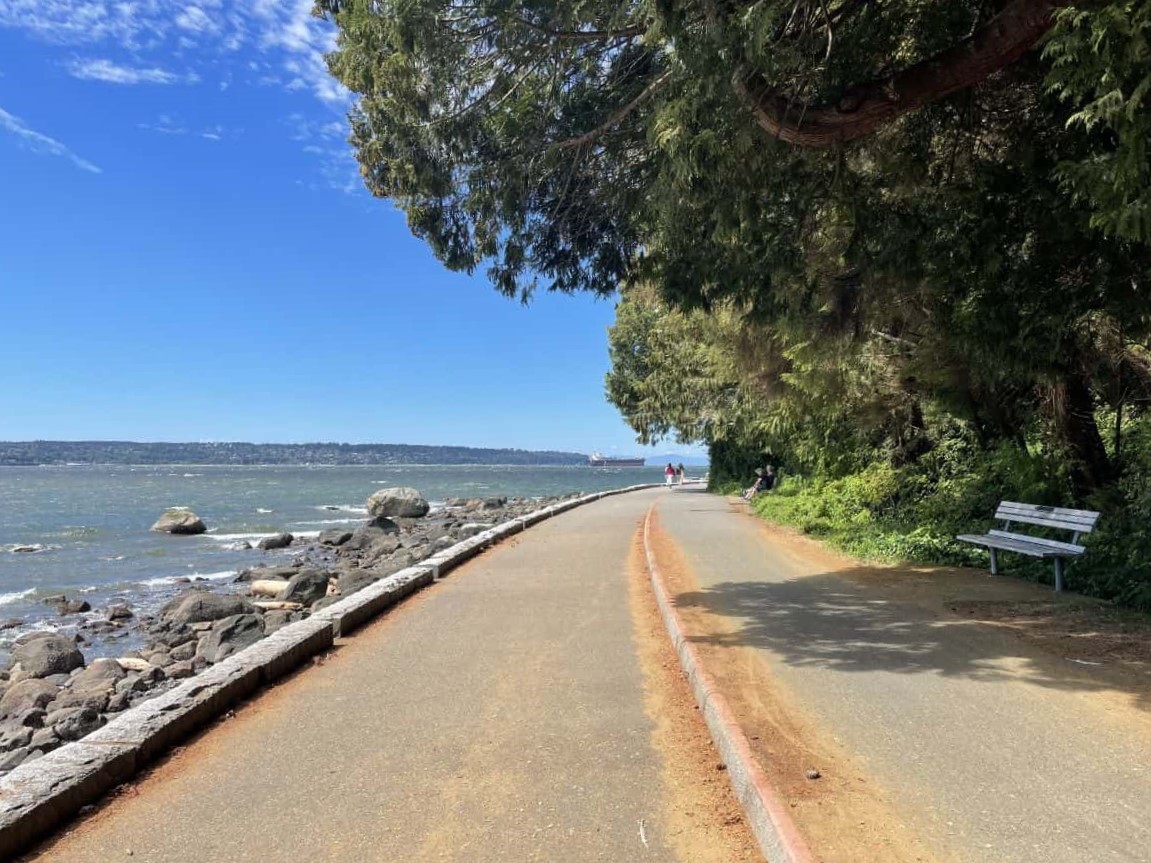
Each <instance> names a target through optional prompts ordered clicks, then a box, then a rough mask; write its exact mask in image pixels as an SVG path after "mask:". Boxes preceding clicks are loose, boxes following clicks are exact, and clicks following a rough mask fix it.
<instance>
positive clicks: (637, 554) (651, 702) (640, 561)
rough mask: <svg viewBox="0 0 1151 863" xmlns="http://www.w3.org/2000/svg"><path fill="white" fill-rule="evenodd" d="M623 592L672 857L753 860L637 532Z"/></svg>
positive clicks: (709, 862) (703, 861) (701, 861)
mask: <svg viewBox="0 0 1151 863" xmlns="http://www.w3.org/2000/svg"><path fill="white" fill-rule="evenodd" d="M628 596H629V601H630V605H631V613H632V620H633V622H634V625H635V645H636V651H637V653H638V654H639V660H640V668H641V669H642V671H643V677H644V705H645V707H646V710H647V714H648V717H649V718H650V719H651V721H652V724H653V727H654V730H653V738H654V743H655V748H656V750H657V751H658V752H659V753H660V755H661V757H662V758H663V787H664V793H663V812H664V820H665V824H666V829H667V830H668V831H669V834H670V835H669V837H668V838H669V840H670V844H671V846H672V848H673V849H674V851H675V853H676V855H677V856H678V857H679V858H680V859H681V860H685V861H691V863H758V861H761V860H762V859H763V858H762V857H761V856H760V853H759V848H758V847H757V845H756V842H755V837H754V836H752V833H751V828H750V827H749V826H748V825H747V822H746V820H745V819H744V816H743V811H742V809H741V808H740V805H739V801H738V800H737V799H736V797H735V793H734V792H733V791H732V788H731V783H730V782H728V779H727V774H726V772H725V768H724V765H723V764H721V763H720V761H719V756H718V754H717V753H716V750H715V747H714V746H713V745H712V742H711V738H710V736H709V735H708V731H707V726H706V725H705V724H704V722H703V717H702V716H701V715H700V712H699V709H698V708H697V707H696V704H695V699H694V698H693V696H692V694H691V689H690V687H689V686H688V683H687V680H686V678H685V677H684V674H683V670H682V669H681V667H680V664H679V658H678V657H677V656H676V653H675V649H674V647H673V646H672V644H671V641H670V639H669V638H668V635H667V630H666V629H664V625H663V618H662V617H660V613H659V606H658V605H656V601H655V596H654V595H653V594H652V591H651V582H650V581H649V580H648V574H647V566H646V563H645V560H644V554H643V540H642V535H641V534H640V533H637V534H636V537H635V541H634V543H633V546H632V550H631V554H630V556H629V557H628Z"/></svg>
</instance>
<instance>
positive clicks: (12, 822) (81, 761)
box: [0, 485, 653, 859]
mask: <svg viewBox="0 0 1151 863" xmlns="http://www.w3.org/2000/svg"><path fill="white" fill-rule="evenodd" d="M651 487H653V486H652V485H636V486H629V487H627V488H621V489H614V490H612V491H606V492H598V493H596V494H590V495H585V496H583V497H579V498H574V499H572V500H568V501H564V502H563V503H560V504H556V505H554V506H549V507H545V508H543V509H541V510H537V511H535V512H532V513H530V514H528V515H527V516H524V517H521V518H516V519H513V520H511V521H507V522H504V523H502V524H499V525H496V526H495V527H492V528H489V529H488V530H486V531H483V532H482V533H478V534H476V535H475V536H473V537H470V538H469V539H466V540H464V541H462V542H458V543H456V544H455V545H453V546H451V547H449V548H447V549H445V550H444V551H441V552H439V553H438V554H435V555H433V556H431V557H429V558H427V559H425V560H423V561H421V562H420V563H419V564H417V565H415V566H411V567H408V568H407V569H403V570H400V571H399V572H397V573H394V574H393V575H390V576H388V577H386V578H383V579H381V580H380V581H378V582H375V583H373V584H371V585H368V586H367V587H365V588H363V589H361V590H358V591H357V592H355V593H353V594H351V595H349V596H347V597H346V598H344V599H341V600H339V601H338V602H335V603H333V604H332V605H329V606H328V607H326V608H324V609H322V610H321V611H317V612H315V613H314V614H312V615H311V616H310V617H308V618H307V619H305V620H301V621H298V622H296V623H291V624H289V625H287V626H285V627H283V628H282V629H279V630H277V631H276V632H274V633H273V634H271V635H269V636H267V637H266V638H264V639H261V640H260V641H258V642H256V643H255V644H253V645H251V646H250V647H248V648H246V649H244V650H241V651H240V652H238V653H236V654H233V655H232V656H229V657H228V658H226V659H224V660H222V661H221V662H219V663H217V664H215V665H213V666H211V667H210V668H208V669H207V670H205V671H203V672H201V673H200V674H198V675H196V676H195V677H191V678H188V679H187V680H185V681H184V682H183V683H182V684H180V685H179V686H177V687H176V688H174V689H171V690H169V691H167V692H165V693H163V694H161V695H158V696H156V697H155V698H153V699H150V700H148V701H145V702H143V703H142V704H139V705H137V706H136V707H133V708H131V709H130V710H127V711H125V712H124V713H121V714H120V715H119V716H117V717H116V718H115V719H113V720H112V721H110V722H109V723H108V724H107V725H105V726H103V727H102V728H100V729H98V730H96V731H94V732H92V733H90V734H88V735H86V736H85V737H84V738H82V739H81V740H78V741H76V742H74V743H69V744H67V745H65V746H62V747H60V748H59V749H56V750H54V751H52V752H49V753H47V754H46V755H44V756H42V757H40V758H37V759H35V760H33V761H30V762H27V763H25V764H21V765H20V766H19V767H17V768H16V769H15V770H13V771H12V772H11V773H9V774H7V775H6V776H4V777H3V779H0V859H10V858H11V857H13V856H14V855H15V854H16V853H17V852H18V851H20V850H21V849H23V848H26V847H27V846H28V845H30V844H31V843H33V842H35V841H36V840H38V839H40V838H41V837H43V836H44V835H45V834H47V833H48V832H50V831H51V830H53V829H54V828H55V827H56V826H57V825H58V824H60V823H61V822H62V821H64V820H65V819H67V818H70V817H71V816H73V815H74V814H75V813H76V812H78V811H79V810H80V809H81V808H82V807H84V806H86V805H88V804H89V803H92V802H94V801H96V800H98V799H99V798H100V797H101V796H102V795H104V794H105V793H106V792H107V791H108V790H109V789H111V788H113V787H115V786H116V785H119V784H121V783H122V782H125V781H126V780H128V779H129V778H131V777H132V776H133V775H134V774H135V773H136V772H137V771H139V770H140V769H142V768H143V767H144V766H145V765H147V764H148V763H149V762H151V761H153V760H154V759H156V758H157V757H158V756H160V755H162V754H163V753H164V752H166V751H167V750H168V749H170V748H171V747H172V746H173V745H175V744H176V743H178V742H180V741H181V740H184V739H186V738H187V737H188V736H189V735H190V734H192V733H193V732H195V731H196V730H198V729H200V728H202V727H203V726H205V725H207V724H208V723H210V722H211V721H213V720H214V719H216V718H218V717H219V716H221V715H222V714H224V713H225V712H226V711H227V710H229V709H230V708H231V707H233V706H234V705H236V704H237V703H239V702H240V701H242V700H243V699H245V698H248V697H249V696H251V695H252V694H253V693H254V692H256V690H258V689H259V688H260V687H262V686H265V685H267V684H269V683H272V682H274V681H276V680H278V679H279V678H281V677H283V676H284V675H285V674H288V673H289V672H291V671H293V670H295V669H296V668H299V667H300V666H301V665H302V664H303V663H304V662H306V661H307V660H308V659H310V658H311V657H312V656H314V655H316V654H317V653H320V652H322V651H324V650H326V649H327V648H329V647H330V646H331V645H332V643H333V640H334V639H335V638H337V637H343V636H346V635H348V634H349V633H350V632H352V631H354V630H355V629H356V628H358V627H360V626H362V625H363V624H364V623H366V622H367V621H369V620H371V619H372V618H374V617H376V616H377V615H378V614H380V613H381V612H382V611H384V610H385V609H387V608H388V607H390V606H392V605H395V604H396V603H397V602H399V601H401V600H402V599H403V598H404V597H406V596H408V595H410V594H412V593H414V592H416V591H418V590H421V589H422V588H424V587H427V586H428V585H430V584H433V583H434V582H435V581H436V580H437V579H440V578H443V577H444V576H445V575H446V574H447V573H448V572H450V571H451V570H452V569H454V568H455V567H457V566H459V565H460V564H461V563H463V562H465V561H466V560H468V559H470V558H472V557H474V556H475V555H477V554H479V553H480V552H481V551H483V550H484V549H485V548H488V547H490V546H491V545H493V544H495V543H497V542H499V541H500V540H502V539H503V538H504V537H507V536H510V535H512V534H515V533H519V532H521V531H523V530H525V529H526V528H528V527H530V526H531V525H533V524H536V523H538V522H540V521H543V520H545V519H547V518H550V517H552V516H553V515H558V514H559V513H562V512H566V511H567V510H569V509H572V508H574V507H577V506H582V505H584V504H587V503H592V502H593V501H596V500H600V499H601V498H604V497H609V496H611V495H616V494H623V493H625V492H630V491H638V490H640V489H644V488H651Z"/></svg>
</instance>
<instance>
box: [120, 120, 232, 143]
mask: <svg viewBox="0 0 1151 863" xmlns="http://www.w3.org/2000/svg"><path fill="white" fill-rule="evenodd" d="M136 128H138V129H146V130H147V131H149V132H158V133H160V134H161V135H195V136H196V137H197V138H204V139H205V140H208V141H222V140H223V139H224V136H225V135H227V134H228V131H227V130H226V129H225V128H224V127H223V126H221V125H219V124H218V123H217V124H216V125H214V126H208V127H206V128H204V129H201V130H200V131H198V132H194V131H192V130H190V129H189V128H188V126H187V125H186V124H185V123H183V122H182V121H181V120H179V119H178V118H176V117H173V116H171V115H170V114H161V115H160V116H158V117H157V118H156V122H154V123H137V124H136Z"/></svg>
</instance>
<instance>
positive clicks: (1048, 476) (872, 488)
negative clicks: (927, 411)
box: [754, 429, 1151, 611]
mask: <svg viewBox="0 0 1151 863" xmlns="http://www.w3.org/2000/svg"><path fill="white" fill-rule="evenodd" d="M1138 433H1139V436H1138V438H1136V437H1135V436H1133V437H1132V439H1131V440H1130V444H1129V446H1130V447H1131V450H1132V451H1137V452H1139V453H1141V454H1144V455H1143V456H1142V457H1132V458H1131V460H1129V461H1128V462H1127V464H1126V469H1125V471H1124V473H1123V476H1122V478H1121V480H1120V481H1119V483H1118V486H1117V488H1116V489H1114V490H1113V491H1111V492H1109V493H1107V494H1104V495H1099V496H1097V498H1096V499H1093V500H1092V501H1090V502H1089V503H1088V505H1089V506H1091V507H1093V508H1098V509H1100V510H1101V511H1102V512H1103V516H1102V517H1101V519H1100V522H1099V528H1098V530H1097V531H1096V532H1095V533H1093V534H1092V535H1091V536H1090V537H1089V538H1088V539H1087V540H1086V544H1087V545H1088V547H1089V549H1090V550H1089V552H1088V553H1087V554H1085V555H1084V556H1083V557H1082V558H1081V559H1079V560H1077V561H1074V562H1073V563H1072V564H1071V565H1070V566H1069V567H1068V570H1067V582H1068V586H1069V588H1070V589H1071V590H1075V591H1079V592H1082V593H1086V594H1089V595H1092V596H1097V597H1101V598H1103V599H1110V600H1115V601H1116V602H1118V603H1121V604H1123V605H1127V606H1130V607H1134V608H1138V609H1142V610H1144V611H1151V560H1149V559H1148V557H1149V550H1151V481H1149V480H1148V478H1149V477H1151V433H1148V430H1145V429H1139V430H1138ZM1144 444H1147V446H1145V445H1144ZM1143 458H1146V459H1147V462H1148V463H1147V464H1144V463H1142V459H1143ZM1064 465H1065V461H1064V460H1061V459H1059V458H1057V457H1054V456H1050V455H1045V454H1043V453H1042V452H1034V451H1033V452H1024V451H1023V450H1022V449H1021V448H1019V447H1017V446H1013V445H1004V446H1001V447H1000V448H997V449H993V450H990V451H981V450H980V449H979V448H978V447H976V446H975V445H974V443H973V442H971V441H968V440H964V439H962V438H951V439H946V440H944V441H942V442H941V443H940V444H939V445H938V446H937V447H935V448H934V449H933V450H932V451H931V452H929V453H927V454H926V455H925V456H924V457H923V458H922V459H920V460H919V461H918V462H916V463H915V464H911V465H904V466H900V467H894V466H892V465H891V464H890V463H887V462H876V463H873V464H871V465H868V466H867V467H866V468H864V469H863V470H861V471H859V472H857V473H854V474H851V475H849V476H846V477H842V478H839V479H831V480H828V479H811V478H804V477H796V476H792V477H786V478H784V479H783V481H782V482H781V483H780V485H779V487H778V488H777V489H776V490H775V491H773V492H772V493H770V494H762V495H759V496H758V497H757V498H756V500H755V504H754V505H755V509H756V511H757V512H758V513H759V514H760V515H762V516H763V517H764V518H767V519H769V520H771V521H776V522H780V523H782V524H787V525H792V526H794V527H796V528H798V529H800V530H802V531H803V532H804V533H807V534H810V535H813V536H817V537H819V538H821V539H825V540H827V541H828V542H830V543H832V544H833V545H835V546H837V547H839V548H842V549H844V550H845V551H848V552H849V553H851V554H854V555H858V556H860V557H864V558H868V559H873V560H884V561H908V562H918V563H934V564H947V565H968V566H981V567H986V566H987V552H986V551H985V550H983V549H980V548H978V547H976V546H972V545H968V544H966V543H961V542H958V541H956V540H955V536H956V534H959V533H981V532H983V531H984V530H985V529H987V528H988V527H990V526H991V516H992V514H993V513H994V511H995V507H996V505H997V504H998V503H999V501H1001V500H1020V501H1025V502H1028V503H1040V504H1052V505H1065V506H1066V505H1070V504H1069V501H1070V479H1069V477H1068V476H1067V472H1066V470H1065V467H1064ZM1028 530H1031V529H1030V528H1028ZM1059 538H1063V539H1065V538H1066V536H1065V535H1064V536H1061V537H1059ZM1001 560H1002V561H1003V563H1004V564H1005V566H1004V569H1005V571H1006V572H1007V573H1009V574H1010V575H1013V576H1017V577H1021V578H1028V579H1032V580H1038V581H1043V582H1050V581H1051V579H1052V577H1053V576H1052V566H1051V564H1050V562H1044V561H1040V560H1037V559H1035V558H1027V557H1023V556H1021V555H1006V556H1005V557H1004V558H1002V559H1001Z"/></svg>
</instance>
